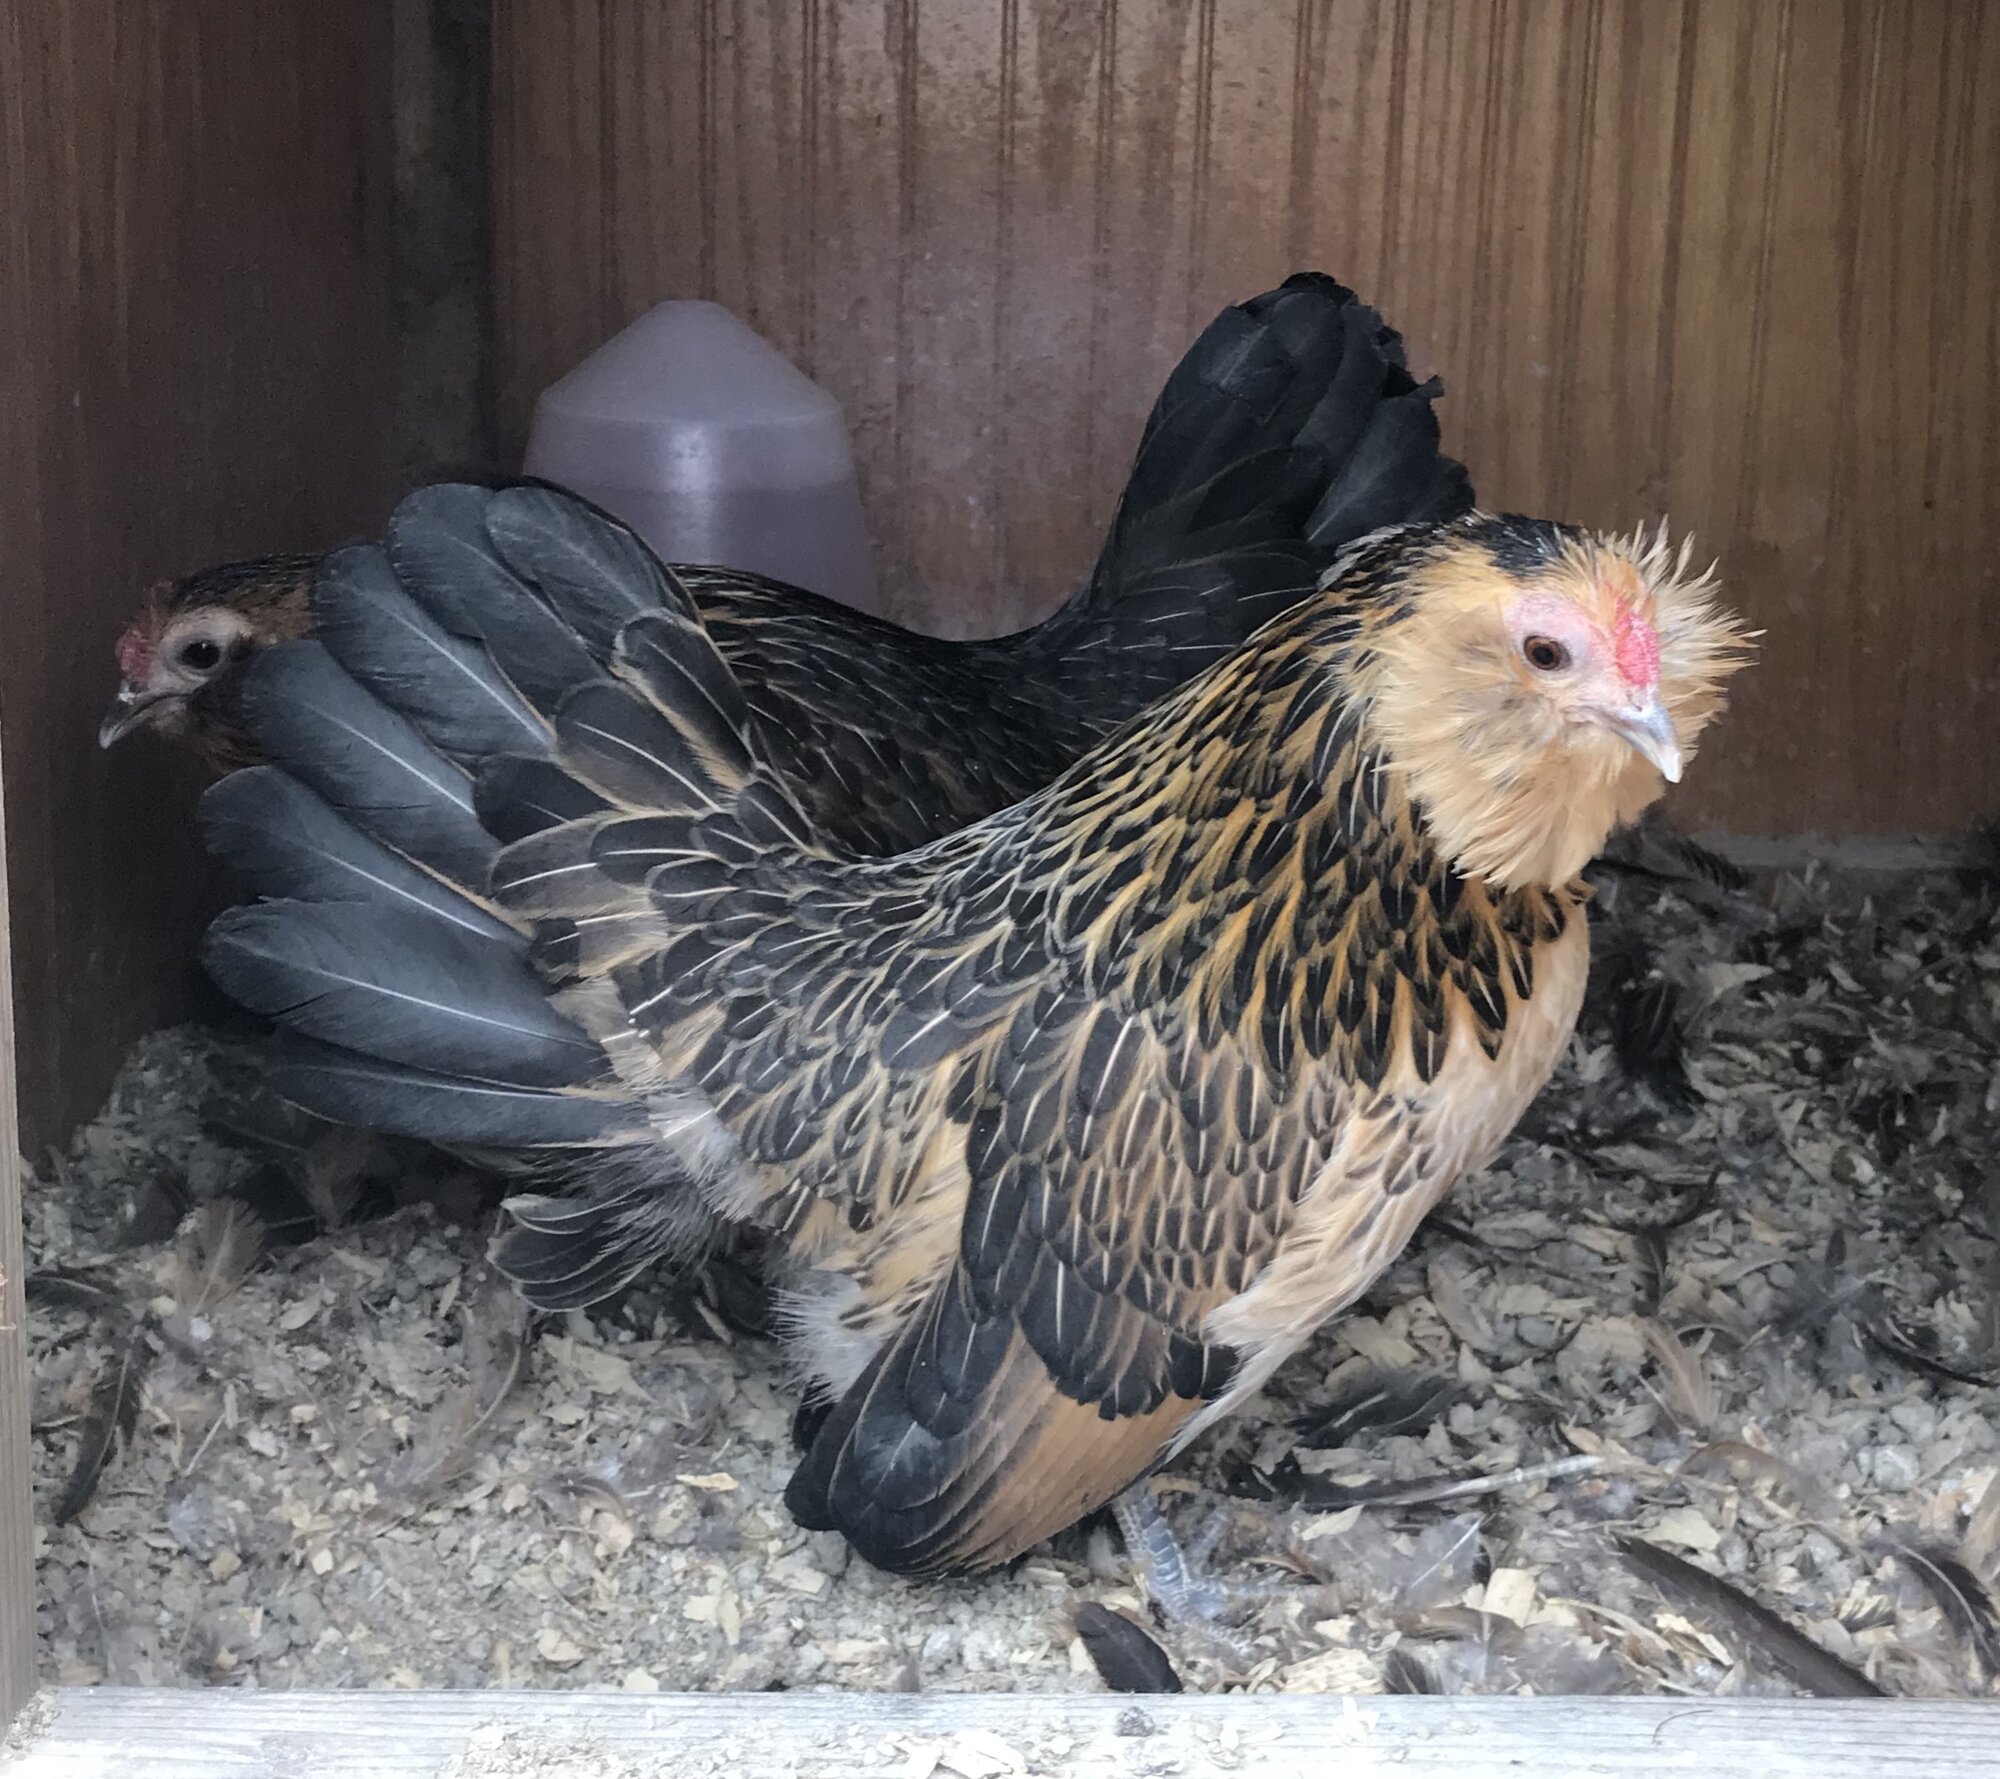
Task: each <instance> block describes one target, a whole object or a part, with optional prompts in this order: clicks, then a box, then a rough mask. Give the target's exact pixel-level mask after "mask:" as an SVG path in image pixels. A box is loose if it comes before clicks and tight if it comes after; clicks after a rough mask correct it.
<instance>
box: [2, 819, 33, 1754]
mask: <svg viewBox="0 0 2000 1779" xmlns="http://www.w3.org/2000/svg"><path fill="white" fill-rule="evenodd" d="M0 805H4V796H0ZM12 952H13V945H12V942H11V940H10V938H9V930H8V925H7V829H6V822H5V820H4V811H0V1725H5V1724H7V1723H10V1722H12V1721H13V1718H14V1714H15V1713H16V1712H17V1711H19V1710H20V1709H21V1707H22V1705H23V1704H25V1703H26V1701H27V1698H28V1695H29V1694H30V1693H31V1692H32V1691H33V1690H34V1685H35V1535H34V1514H35V1509H34V1499H33V1489H32V1482H31V1477H30V1463H31V1458H30V1449H29V1443H28V1413H29V1408H28V1405H29V1400H30V1398H29V1389H28V1332H27V1331H28V1310H27V1304H26V1303H25V1301H24V1300H23V1295H22V1285H23V1282H24V1278H25V1275H26V1271H27V1268H26V1265H25V1263H24V1261H23V1259H22V1255H21V1144H20V1136H19V1124H18V1120H17V1118H16V1115H15V1110H14V996H13V969H12V963H11V957H12Z"/></svg>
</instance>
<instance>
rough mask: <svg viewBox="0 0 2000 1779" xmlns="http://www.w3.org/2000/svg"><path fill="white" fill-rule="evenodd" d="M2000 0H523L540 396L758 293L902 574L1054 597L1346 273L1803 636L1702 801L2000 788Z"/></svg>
mask: <svg viewBox="0 0 2000 1779" xmlns="http://www.w3.org/2000/svg"><path fill="white" fill-rule="evenodd" d="M1995 11H1996V9H1995V8H1993V7H1991V6H1987V5H1983V4H1981V3H1980V0H1810V3H1808V0H1478V3H1476V4H1475V3H1474V0H1241V3H1237V0H1229V3H1227V4H1225V3H1224V0H925V3H923V4H918V3H917V0H798V3H783V4H781V3H779V0H699V3H698V4H696V3H694V0H690V3H689V4H687V5H684V6H676V7H660V6H655V5H652V4H648V3H647V0H594V3H593V4H590V5H581V4H580V5H578V6H575V7H568V8H531V7H502V8H500V9H499V21H498V23H499V43H498V46H497V56H498V79H499V83H500V101H499V103H500V111H501V119H500V126H499V154H498V165H497V169H496V173H497V178H498V180H499V205H500V214H501V219H502V221H501V233H500V240H499V249H498V251H499V276H500V286H501V292H502V297H501V317H500V320H501V337H502V364H501V367H500V375H501V380H502V392H503V393H502V404H503V428H504V430H505V431H506V433H507V434H508V436H509V437H510V438H511V439H512V440H514V441H518V440H519V439H520V437H521V436H522V433H523V431H524V428H525V422H526V415H527V411H528V407H529V404H530V403H531V401H532V398H533V395H534V392H535V390H536V389H537V388H539V387H540V386H541V385H542V384H543V383H545V382H546V381H547V380H548V379H549V378H550V377H552V376H554V375H556V374H559V372H560V371H561V370H562V369H563V368H564V367H565V366H566V365H567V364H568V363H569V362H571V361H572V360H573V359H574V358H575V357H577V356H578V355H580V354H581V353H582V352H584V351H586V350H588V348H589V347H590V346H591V345H592V344H593V343H594V342H595V341H596V340H598V339H599V338H601V337H603V336H604V335H605V334H607V333H609V332H610V331H612V330H613V329H615V328H616V327H617V326H619V325H620V324H622V322H624V321H625V320H626V319H628V318H629V317H630V316H631V315H633V314H635V313H637V312H638V311H639V310H640V309H642V308H644V307H645V306H646V305H647V304H649V303H651V302H654V301H657V300H659V299H660V298H662V297H666V296H675V295H705V296H713V297H716V298H718V299H720V300H721V301H723V302H726V303H729V304H731V305H733V306H735V307H736V308H738V309H739V310H740V311H742V312H743V313H745V314H746V315H748V316H749V317H750V318H751V319H752V320H753V321H754V322H755V323H756V324H757V325H758V326H759V327H761V328H763V329H764V330H765V331H766V332H767V333H768V334H769V335H770V337H771V338H772V339H774V340H775V341H776V342H777V343H778V344H779V345H780V346H781V347H783V348H784V349H785V350H786V351H788V352H790V353H792V354H794V355H795V356H796V357H797V358H798V359H799V361H800V362H801V363H802V364H804V365H805V366H806V368H807V369H808V370H809V371H810V372H811V373H812V374H813V375H815V376H816V377H819V378H820V379H821V380H822V381H824V382H825V383H826V384H827V385H828V386H829V387H830V388H832V389H833V390H834V392H835V393H836V394H838V395H839V396H840V397H841V399H842V400H843V401H844V402H845V403H846V404H847V407H848V412H849V414H850V417H851V418H852V420H853V421H854V423H855V427H856V434H857V442H858V445H859V449H860V455H861V462H862V471H863V476H864V482H865V490H864V492H865V495H866V498H867V500H868V503H869V507H870V511H871V513H872V515H873V519H874V522H875V525H876V527H877V529H878V532H879V534H880V537H881V540H882V554H883V567H884V573H885V578H886V580H887V583H888V586H887V591H888V597H889V600H890V605H891V609H892V610H893V611H894V612H895V613H896V614H897V615H899V616H901V617H903V618H904V619H906V620H907V621H911V622H916V623H919V624H923V625H925V626H927V627H930V628H933V629H937V630H940V631H944V632H948V633H965V632H969V631H979V630H998V629H1005V628H1009V627H1012V626H1014V625H1018V624H1021V623H1024V622H1027V621H1030V620H1031V619H1032V618H1033V617H1035V616H1037V615H1038V614H1039V613H1040V612H1042V611H1044V610H1046V609H1047V608H1048V606H1049V605H1050V604H1051V603H1053V601H1055V600H1056V599H1057V598H1059V597H1060V595H1061V593H1062V592H1063V591H1064V590H1065V589H1066V588H1067V587H1068V586H1070V585H1071V584H1072V583H1073V582H1074V580H1075V578H1076V577H1077V576H1078V575H1079V574H1080V573H1081V572H1082V570H1083V568H1084V566H1085V565H1086V564H1087V562H1088V561H1089V558H1090V555H1091V553H1092V550H1093V549H1094V547H1095V544H1096V541H1097V538H1098V536H1099V534H1100V531H1101V527H1102V525H1103V523H1104V521H1105V518H1106V516H1107V515H1108V513H1109V510H1110V506H1111V502H1112V501H1113V499H1114V498H1115V496H1116V492H1117V488H1118V484H1119V482H1120V480H1121V479H1122V476H1123V473H1124V468H1125V462H1126V458H1127V454H1128V452H1129V450H1130V447H1131V444H1132V441H1133V439H1134V437H1135V435H1136V432H1137V428H1138V425H1139V423H1140V420H1141V418H1142V416H1143V414H1144V411H1145V409H1146V407H1147V405H1148V403H1149V402H1150V400H1151V398H1152V395H1153V393H1154V392H1155V390H1156V388H1157V385H1158V382H1159V379H1160V377H1161V376H1162V375H1163V374H1164V373H1165V371H1166V369H1167V367H1168V366H1169V364H1170V363H1171V362H1172V360H1173V358H1174V356H1175V354H1176V353H1177V352H1178V351H1179V350H1180V348H1181V347H1182V346H1183V345H1184V344H1185V343H1186V341H1187V339H1188V338H1189V336H1190V335H1191V333H1192V332H1193V330H1194V329H1195V328H1196V327H1197V326H1199V325H1200V323H1201V322H1202V321H1204V320H1205V319H1206V318H1207V316H1208V315H1209V314H1210V313H1211V312H1212V311H1213V310H1214V309H1215V308H1217V307H1218V306H1219V305H1221V304H1222V303H1224V302H1226V301H1229V300H1232V299H1234V298H1238V297H1241V296H1245V295H1248V294H1250V293H1251V292H1252V291H1254V290H1256V289H1258V288H1260V287H1262V286H1264V285H1266V284H1268V283H1270V282H1272V281H1273V280H1275V279H1277V278H1279V277H1281V276H1283V275H1284V274H1285V273H1286V272H1287V271H1290V270H1292V269H1294V268H1296V267H1298V266H1302V265H1317V266H1320V267H1323V268H1325V269H1327V270H1330V271H1333V272H1335V273H1337V274H1338V275H1340V276H1341V277H1343V278H1345V279H1347V280H1348V281H1349V282H1351V283H1353V284H1355V285H1356V286H1357V287H1358V288H1359V289H1361V290H1362V291H1363V292H1364V293H1365V294H1367V295H1368V296H1370V297H1371V298H1372V299H1374V300H1376V301H1377V302H1379V303H1380V304H1381V306H1382V307H1383V308H1384V309H1385V310H1386V312H1387V313H1388V314H1389V315H1390V316H1391V318H1392V319H1394V320H1395V321H1396V322H1397V323H1398V325H1400V326H1401V327H1402V328H1403V329H1404V331H1405V333H1406V334H1407V336H1408V337H1409V339H1410V341H1411V346H1412V356H1413V358H1414V359H1415V360H1416V361H1417V368H1419V369H1420V370H1425V369H1431V368H1436V369H1439V370H1441V371H1442V372H1443V373H1444V375H1445V377H1446V380H1447V384H1448V387H1449V394H1448V398H1447V401H1446V404H1445V407H1444V410H1443V413H1444V423H1445V427H1446V432H1447V437H1448V440H1449V442H1450V444H1451V446H1452V447H1453V448H1454V449H1455V450H1457V451H1458V452H1459V453H1460V454H1461V455H1463V456H1464V457H1465V458H1466V460H1467V461H1468V462H1469V463H1470V464H1471V465H1472V467H1473V470H1474V473H1475V475H1476V477H1477V479H1478V482H1479V485H1480V488H1481V491H1482V494H1483V496H1484V498H1485V499H1486V500H1487V501H1488V503H1489V504H1494V505H1504V506H1512V507H1521V508H1529V509H1534V510H1538V511H1545V512H1551V513H1555V514H1558V515H1561V516H1566V517H1571V518H1575V519H1578V520H1582V521H1586V522H1592V523H1603V524H1615V525H1620V526H1623V525H1627V524H1630V523H1632V522H1634V521H1636V520H1639V519H1650V518H1652V517H1654V516H1657V515H1658V514H1660V513H1662V512H1665V513H1669V514H1671V515H1672V517H1673V518H1674V520H1675V521H1676V522H1677V524H1680V525H1682V526H1691V527H1692V528H1693V529H1694V530H1695V531H1696V532H1697V534H1698V536H1699V538H1700V540H1701V543H1702V545H1703V547H1704V549H1705V550H1708V551H1712V552H1714V553H1716V554H1717V555H1719V556H1720V557H1721V558H1722V561H1723V564H1724V568H1725V570H1726V572H1727V575H1728V579H1729V583H1730V586H1731V589H1732V593H1733V596H1734V597H1735V598H1736V599H1737V601H1738V602H1739V603H1740V604H1741V605H1742V606H1743V607H1744V608H1745V609H1746V610H1747V611H1748V612H1749V613H1750V614H1751V616H1752V617H1753V618H1754V619H1755V621H1756V622H1758V623H1759V624H1761V625H1763V626H1764V628H1765V629H1766V631H1767V637H1766V642H1765V651H1764V659H1763V661H1762V663H1761V664H1760V666H1759V667H1758V669H1757V670H1756V672H1755V673H1754V674H1752V675H1749V676H1747V677H1746V678H1745V679H1744V680H1743V681H1742V683H1741V692H1740V695H1739V697H1738V699H1737V701H1736V708H1735V710H1734V711H1733V712H1732V714H1731V717H1730V719H1729V723H1728V727H1727V728H1726V730H1724V731H1723V732H1721V733H1720V734H1719V735H1718V737H1717V739H1716V742H1715V744H1714V746H1713V748H1712V749H1711V751H1710V753H1709V756H1708V757H1707V758H1705V759H1704V761H1703V762H1702V767H1701V770H1700V772H1699V773H1698V774H1697V780H1696V783H1695V784H1693V785H1691V786H1690V787H1689V794H1688V796H1687V798H1686V800H1685V802H1684V803H1683V804H1682V805H1681V809H1682V813H1684V814H1685V815H1686V816H1687V817H1688V818H1689V819H1692V820H1696V821H1702V822H1713V823H1717V824H1720V825H1727V826H1732V827H1735V828H1737V829H1739V830H1743V831H1750V832H1757V831H1763V832H1792V831H1799V830H1806V829H1820V830H1829V831H1836V832H1849V833H1852V832H1901V831H1911V830H1918V831H1933V832H1936V831H1945V830H1949V829H1952V828H1955V827H1957V826H1959V825H1961V824H1963V823H1965V822H1966V821H1968V820H1971V819H1973V818H1976V817H1979V816H1983V815H1986V814H1989V813H1992V810H1993V805H1994V801H1995V799H1994V798H1993V795H1992V790H1991V787H1993V786H1994V785H1995V784H1996V783H2000V723H1995V722H1994V721H1993V720H1992V718H1991V714H1990V713H1991V710H1992V707H1993V699H1994V695H1995V692H1996V690H2000V624H1997V623H1995V622H1994V621H1993V619H1992V618H1991V617H1990V615H1989V614H1990V610H1991V608H1992V605H1993V603H1994V599H1995V594H1996V592H2000V587H1996V574H2000V494H1997V493H1996V487H1995V483H1996V477H2000V442H1996V439H2000V428H1996V424H1995V421H1994V419H1993V415H1994V413H1995V410H1996V403H2000V322H1996V319H1995V318H1996V316H2000V301H1996V289H1995V286H1996V277H2000V107H1995V106H1994V105H1992V104H1991V103H1986V102H1983V100H1984V98H1985V96H1988V95H1990V94H1992V93H1993V92H1995V91H1996V90H2000V21H1996V20H1995V18H1994V16H1993V15H1994V13H1995Z"/></svg>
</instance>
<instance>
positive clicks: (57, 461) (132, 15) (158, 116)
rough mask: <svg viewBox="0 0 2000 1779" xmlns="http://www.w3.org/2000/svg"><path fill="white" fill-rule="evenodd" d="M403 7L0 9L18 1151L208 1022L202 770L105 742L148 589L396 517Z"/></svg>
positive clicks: (3, 589)
mask: <svg viewBox="0 0 2000 1779" xmlns="http://www.w3.org/2000/svg"><path fill="white" fill-rule="evenodd" d="M389 35H390V30H389V15H388V12H387V9H386V8H384V7H380V6H359V5H354V6H350V5H326V4H321V3H318V0H281V3H276V4H267V5H259V6H256V7H254V8H245V7H243V6H240V5H236V4H232V3H231V0H115V4H114V0H91V3H85V0H74V3H70V0H65V3H63V4H51V3H49V0H0V216H4V218H5V224H4V230H0V240H4V250H0V341H4V342H5V345H4V348H0V354H4V356H3V357H0V363H4V365H5V367H6V368H5V370H4V372H0V377H4V399H0V539H4V540H5V547H6V573H5V576H4V579H0V599H4V602H5V605H4V610H5V615H6V622H7V646H6V648H5V651H4V654H0V758H4V761H5V767H6V780H5V794H6V805H7V818H8V841H9V845H8V854H9V861H10V864H11V867H12V869H11V874H10V880H9V893H10V903H11V912H12V931H13V961H14V979H15V990H16V1002H15V1004H16V1007H17V1009H18V1011H19V1020H18V1029H19V1033H20V1039H21V1053H20V1056H19V1061H18V1075H19V1081H20V1094H21V1104H22V1113H23V1140H24V1143H25V1145H26V1146H27V1148H28V1150H29V1152H30V1153H34V1152H35V1151H36V1150H37V1149H38V1148H39V1146H40V1145H42V1144H44V1143H47V1142H51V1141H54V1140H57V1139H58V1138H60V1137H61V1136H62V1134H63V1133H64V1132H66V1131H67V1130H68V1129H69V1127H70V1126H71V1125H72V1124H73V1123H74V1122H75V1121H76V1120H77V1119H78V1118H80V1117H83V1116H85V1115H86V1114H87V1113H89V1112H90V1111H91V1110H93V1109H94V1108H95V1107H96V1105H97V1104H98V1103H99V1102H100V1101H101V1099H102V1098H103V1094H104V1089H105V1087H106V1085H107V1083H108V1081H109V1079H110V1076H111V1072H112V1070H113V1069H114V1068H115V1067H116V1065H117V1063H118V1061H119V1059H120V1058H121V1057H122V1056H123V1055H124V1053H125V1050H126V1048H127V1046H128V1045H129V1043H130V1042H131V1040H132V1039H133V1037H135V1036H136V1035H137V1034H138V1033H140V1032H142V1031H144V1030H146V1029H147V1028H148V1027H150V1026H152V1025H155V1024H157V1023H159V1021H160V1020H161V1019H162V1018H163V1017H171V1016H173V1015H174V1014H175V1013H177V1012H178V1011H179V1010H180V1009H182V1008H183V1007H184V1005H185V997H186V994H187V992H188V985H189V982H190V980H191V978H192V974H193V969H194V965H193V945H194V939H195V935H196V932H197V922H198V920H199V918H200V915H201V912H202V911H203V909H204V908H205V907H206V906H207V904H208V900H209V897H210V896H211V894H212V893H213V887H214V886H213V884H212V882H211V880H210V878H209V875H208V873H207V870H206V868H205V867H204V866H203V865H202V863H201V862H200V851H199V847H198V846H197V845H196V844H195V843H194V841H193V838H192V835H191V832H190V816H191V811H192V807H193V799H194V793H195V790H196V787H197V784H198V782H199V781H198V778H197V775H196V774H194V773H193V772H192V771H191V770H189V769H188V768H186V767H185V766H183V765H182V764H181V763H179V762H178V761H177V760H175V759H174V758H172V757H171V756H170V754H169V752H168V750H166V749H164V748H161V747H157V746H150V745H147V744H145V743H144V742H133V743H128V744H127V745H125V746H124V747H121V748H118V749H116V750H114V751H113V752H111V753H109V754H106V753H103V752H101V751H100V750H99V748H98V746H97V735H96V731H97V723H98V719H99V718H100V717H101V716H102V714H103V712H104V708H105V706H106V705H107V703H108V702H109V700H110V696H111V693H112V691H113V690H114V688H115V681H114V677H113V674H114V668H113V663H112V644H113V640H114V638H115V637H116V636H117V633H118V631H119V629H120V627H121V626H122V624H123V623H124V621H125V620H126V618H127V617H128V616H129V615H130V613H131V611H132V610H133V609H134V607H135V606H136V604H137V600H138V597H139V594H140V591H141V589H142V588H144V587H145V586H146V585H147V584H149V583H150V582H152V581H154V580H156V579H159V578H161V577H163V576H167V575H171V574H178V573H182V572H185V571H187V570H188V569H191V568H195V567H198V566H200V565H202V564H204V563H208V562H213V561H216V560H219V559H221V558H224V557H228V556H241V555H250V554H254V553H256V552H258V551H260V550H267V549H279V548H290V549H297V548H305V547H312V546H316V545H320V544H326V543H331V542H333V541H335V540H336V539H338V538H339V537H340V536H341V535H343V534H345V533H349V532H351V531H352V530H354V529H356V528H358V527H359V526H361V525H363V524H373V523H375V522H376V521H377V520H378V519H379V517H380V513H381V509H382V505H383V501H384V498H385V495H386V477H385V467H386V455H387V451H388V445H389V426H388V416H389V413H390V410H391V390H390V364H389V358H390V354H389V351H388V344H389V327H388V294H387V293H388V287H389V279H388V273H387V251H388V231H387V227H386V222H387V215H388V205H387V190H388V183H389V170H388V153H387V150H388V144H389V139H390V135H389V129H390V108H389V58H388V45H389Z"/></svg>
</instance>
